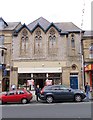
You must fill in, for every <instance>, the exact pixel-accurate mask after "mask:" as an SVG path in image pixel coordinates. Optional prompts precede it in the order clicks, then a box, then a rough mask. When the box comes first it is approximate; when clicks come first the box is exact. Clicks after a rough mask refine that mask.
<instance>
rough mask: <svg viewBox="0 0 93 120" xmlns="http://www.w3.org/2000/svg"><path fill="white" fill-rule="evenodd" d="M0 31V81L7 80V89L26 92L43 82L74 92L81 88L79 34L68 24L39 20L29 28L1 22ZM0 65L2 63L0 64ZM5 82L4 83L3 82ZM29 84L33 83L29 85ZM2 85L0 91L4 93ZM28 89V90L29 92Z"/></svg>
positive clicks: (77, 29) (75, 27)
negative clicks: (2, 66)
mask: <svg viewBox="0 0 93 120" xmlns="http://www.w3.org/2000/svg"><path fill="white" fill-rule="evenodd" d="M1 21H2V23H3V24H4V25H6V26H4V27H3V28H1V30H0V35H1V36H2V35H4V43H3V45H4V46H5V48H6V49H7V50H5V53H4V58H5V61H4V64H5V69H4V72H5V71H6V72H5V73H6V74H4V76H2V72H3V69H1V70H0V71H1V73H0V74H1V75H0V76H1V80H2V82H1V83H3V81H4V79H5V78H7V79H8V81H9V87H10V86H11V85H12V84H15V85H16V86H17V87H22V86H23V87H26V88H29V87H31V85H32V84H33V85H34V86H35V85H37V84H39V86H40V88H42V87H43V86H44V85H45V84H46V82H47V81H52V84H64V85H66V86H69V87H72V88H74V89H76V88H81V87H82V86H83V81H82V73H81V67H82V65H81V51H80V50H81V33H83V31H82V30H81V29H80V28H78V27H77V26H76V25H75V24H73V23H72V22H60V23H50V22H49V21H47V20H46V19H44V18H43V17H40V18H38V19H37V20H35V21H33V22H31V23H30V24H29V25H25V24H23V25H22V24H21V23H20V22H7V23H6V22H5V21H4V20H3V19H2V18H1ZM1 64H2V63H1ZM6 81H7V80H6ZM32 81H34V82H33V83H32ZM5 86H6V85H5V84H4V83H3V84H2V87H3V88H4V89H3V90H6V89H5ZM30 89H32V88H30Z"/></svg>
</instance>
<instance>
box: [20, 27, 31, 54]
mask: <svg viewBox="0 0 93 120" xmlns="http://www.w3.org/2000/svg"><path fill="white" fill-rule="evenodd" d="M28 39H29V38H28V31H27V30H25V29H24V30H23V31H22V34H21V53H24V54H26V53H27V50H28Z"/></svg>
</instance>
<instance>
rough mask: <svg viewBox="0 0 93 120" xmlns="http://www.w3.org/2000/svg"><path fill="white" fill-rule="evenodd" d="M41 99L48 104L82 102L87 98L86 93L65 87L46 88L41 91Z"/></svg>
mask: <svg viewBox="0 0 93 120" xmlns="http://www.w3.org/2000/svg"><path fill="white" fill-rule="evenodd" d="M39 97H40V99H41V100H45V101H46V102H48V103H52V102H54V101H76V102H81V101H82V100H83V99H84V98H85V97H86V95H85V93H84V92H83V91H81V90H79V89H72V88H67V87H65V86H63V85H50V86H45V87H44V88H43V89H42V90H41V91H40V96H39Z"/></svg>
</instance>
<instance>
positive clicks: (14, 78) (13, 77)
mask: <svg viewBox="0 0 93 120" xmlns="http://www.w3.org/2000/svg"><path fill="white" fill-rule="evenodd" d="M13 84H14V85H16V87H18V68H17V67H11V69H10V88H11V85H13Z"/></svg>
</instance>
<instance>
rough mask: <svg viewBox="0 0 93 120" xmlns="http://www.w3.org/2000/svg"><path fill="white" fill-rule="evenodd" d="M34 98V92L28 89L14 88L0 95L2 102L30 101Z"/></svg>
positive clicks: (0, 102)
mask: <svg viewBox="0 0 93 120" xmlns="http://www.w3.org/2000/svg"><path fill="white" fill-rule="evenodd" d="M32 98H33V95H32V93H30V92H29V91H27V90H12V91H9V92H4V93H2V94H1V95H0V104H2V103H18V102H19V103H23V104H26V103H28V102H30V100H31V99H32Z"/></svg>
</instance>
